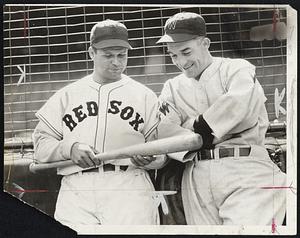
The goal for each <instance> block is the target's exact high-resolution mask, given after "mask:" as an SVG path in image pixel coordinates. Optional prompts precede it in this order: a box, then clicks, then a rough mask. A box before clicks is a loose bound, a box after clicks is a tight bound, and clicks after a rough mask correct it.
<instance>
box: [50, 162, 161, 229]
mask: <svg viewBox="0 0 300 238" xmlns="http://www.w3.org/2000/svg"><path fill="white" fill-rule="evenodd" d="M129 168H130V167H129ZM153 191H154V187H153V184H152V182H151V181H150V178H149V175H148V173H147V172H146V171H144V170H142V169H133V170H129V171H128V170H127V171H118V172H117V171H109V172H103V171H102V172H101V171H100V172H85V173H81V172H79V173H76V174H72V175H68V176H64V177H63V178H62V182H61V188H60V191H59V195H58V199H57V203H56V211H55V214H54V217H55V219H56V220H58V221H59V222H61V223H62V224H64V225H66V226H69V227H70V228H72V229H74V230H76V231H77V232H79V233H81V232H84V231H85V226H86V227H93V226H96V227H97V226H99V225H156V224H159V216H158V207H157V204H156V203H155V201H154V199H153V196H152V195H153Z"/></svg>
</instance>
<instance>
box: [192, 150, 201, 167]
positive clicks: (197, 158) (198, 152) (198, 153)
mask: <svg viewBox="0 0 300 238" xmlns="http://www.w3.org/2000/svg"><path fill="white" fill-rule="evenodd" d="M200 159H201V152H200V151H197V152H196V154H195V157H194V161H195V164H198V163H199V160H200Z"/></svg>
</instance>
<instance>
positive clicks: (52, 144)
mask: <svg viewBox="0 0 300 238" xmlns="http://www.w3.org/2000/svg"><path fill="white" fill-rule="evenodd" d="M32 137H33V145H34V158H35V160H36V161H38V162H39V163H49V162H54V161H61V160H67V159H70V153H69V152H68V151H70V150H71V147H72V145H73V142H70V141H68V140H63V139H62V138H60V137H59V136H57V134H56V133H55V132H54V131H53V130H52V129H51V128H49V127H48V125H47V124H45V123H44V122H43V121H40V122H39V123H38V125H37V126H36V128H35V130H34V132H33V136H32ZM66 148H69V149H68V150H66Z"/></svg>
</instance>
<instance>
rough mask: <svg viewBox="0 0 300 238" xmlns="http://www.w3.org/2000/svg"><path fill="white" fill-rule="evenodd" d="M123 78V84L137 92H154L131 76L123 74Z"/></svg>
mask: <svg viewBox="0 0 300 238" xmlns="http://www.w3.org/2000/svg"><path fill="white" fill-rule="evenodd" d="M123 79H125V80H126V83H125V85H126V86H127V87H130V88H133V89H134V90H136V91H137V92H148V93H154V92H153V91H152V90H151V89H150V88H149V87H147V86H146V85H144V84H142V83H140V82H138V81H136V80H135V79H133V78H131V77H129V76H127V75H123Z"/></svg>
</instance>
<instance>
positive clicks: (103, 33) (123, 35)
mask: <svg viewBox="0 0 300 238" xmlns="http://www.w3.org/2000/svg"><path fill="white" fill-rule="evenodd" d="M90 41H91V46H93V47H95V48H97V49H101V48H107V47H113V46H121V47H125V48H128V49H132V47H131V45H130V44H129V42H128V31H127V28H126V26H125V25H124V24H122V23H120V22H118V21H114V20H105V21H101V22H98V23H97V24H95V25H94V26H93V28H92V30H91V35H90Z"/></svg>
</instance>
